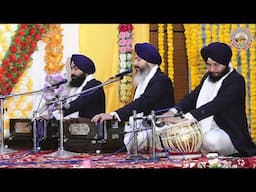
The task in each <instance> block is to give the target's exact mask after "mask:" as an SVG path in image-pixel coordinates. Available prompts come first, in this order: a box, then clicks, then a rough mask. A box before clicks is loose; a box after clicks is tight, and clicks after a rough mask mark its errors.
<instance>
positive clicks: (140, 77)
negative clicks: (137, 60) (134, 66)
mask: <svg viewBox="0 0 256 192" xmlns="http://www.w3.org/2000/svg"><path fill="white" fill-rule="evenodd" d="M149 72H150V68H149V66H148V65H147V64H146V65H145V66H144V67H143V68H140V70H138V71H137V72H136V75H135V76H134V80H133V84H134V85H135V86H138V84H139V83H141V82H143V81H144V80H145V78H146V76H147V75H148V74H149Z"/></svg>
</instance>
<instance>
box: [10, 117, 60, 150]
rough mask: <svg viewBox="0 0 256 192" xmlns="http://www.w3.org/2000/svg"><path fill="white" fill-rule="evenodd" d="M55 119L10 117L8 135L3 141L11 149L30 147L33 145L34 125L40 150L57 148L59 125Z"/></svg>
mask: <svg viewBox="0 0 256 192" xmlns="http://www.w3.org/2000/svg"><path fill="white" fill-rule="evenodd" d="M57 123H58V122H57V121H56V120H44V119H39V120H34V121H32V119H10V128H9V130H10V136H9V137H8V138H6V139H5V143H6V144H7V145H8V146H9V147H10V148H13V149H32V148H33V147H34V136H33V132H34V127H36V132H35V133H36V145H37V147H38V148H40V149H42V150H47V149H57V148H58V137H59V132H58V128H59V125H58V124H57Z"/></svg>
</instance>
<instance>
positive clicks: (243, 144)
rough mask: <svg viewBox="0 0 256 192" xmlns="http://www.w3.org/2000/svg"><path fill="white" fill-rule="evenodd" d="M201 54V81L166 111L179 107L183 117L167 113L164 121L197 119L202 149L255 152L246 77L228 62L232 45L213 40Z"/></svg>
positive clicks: (232, 153) (224, 153) (222, 152)
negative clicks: (249, 124)
mask: <svg viewBox="0 0 256 192" xmlns="http://www.w3.org/2000/svg"><path fill="white" fill-rule="evenodd" d="M201 55H202V57H203V59H204V61H205V62H206V67H207V71H208V72H207V73H206V74H205V75H204V76H203V78H202V80H201V82H200V84H199V85H198V86H197V87H196V88H195V89H194V90H193V91H192V92H191V93H190V94H188V95H187V96H186V97H185V98H184V99H183V100H182V101H181V102H179V103H178V104H176V105H175V106H174V107H173V108H171V109H170V112H168V113H171V114H172V115H174V114H175V113H177V112H181V111H182V112H183V113H185V115H184V117H185V118H179V117H170V118H168V119H165V120H164V121H165V122H167V123H169V122H172V123H175V122H180V121H184V120H186V119H196V120H197V121H199V123H200V125H201V126H202V129H201V130H202V133H203V143H202V146H201V149H202V150H203V151H205V152H217V153H218V154H220V155H236V156H237V155H238V156H254V155H256V146H255V144H254V143H253V142H252V140H251V137H250V135H249V130H248V124H247V117H246V112H245V95H246V93H245V90H246V87H245V80H244V78H243V76H242V75H241V74H239V73H238V72H237V71H236V70H235V69H233V68H232V66H231V57H232V50H231V48H230V47H229V46H228V45H227V44H225V43H220V42H214V43H210V44H209V45H207V46H205V47H203V48H202V49H201ZM168 113H167V114H168ZM173 113H174V114H173Z"/></svg>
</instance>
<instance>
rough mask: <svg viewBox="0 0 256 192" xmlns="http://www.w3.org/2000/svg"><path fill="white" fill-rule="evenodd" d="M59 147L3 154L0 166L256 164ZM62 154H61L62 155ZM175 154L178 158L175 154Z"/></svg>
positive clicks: (235, 159)
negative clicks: (70, 150)
mask: <svg viewBox="0 0 256 192" xmlns="http://www.w3.org/2000/svg"><path fill="white" fill-rule="evenodd" d="M51 154H56V151H41V152H38V153H34V152H32V151H18V152H14V153H7V154H1V155H0V168H71V169H75V168H121V169H123V168H154V169H160V168H253V169H254V168H256V157H250V158H248V157H247V158H244V157H243V158H241V157H211V158H207V157H205V156H201V155H199V156H198V157H197V156H186V155H179V156H178V157H177V156H176V157H175V156H173V155H171V154H168V155H166V156H161V157H160V156H157V158H151V157H150V156H149V155H145V154H143V155H137V156H129V155H127V154H124V153H118V154H87V153H77V154H75V155H74V156H70V157H66V156H65V155H63V153H58V151H57V156H56V155H51ZM58 154H60V155H58ZM174 157H175V158H174Z"/></svg>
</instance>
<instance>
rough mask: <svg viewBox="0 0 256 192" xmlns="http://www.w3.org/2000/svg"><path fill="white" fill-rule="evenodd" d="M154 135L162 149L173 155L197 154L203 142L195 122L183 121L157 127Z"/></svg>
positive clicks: (199, 129)
mask: <svg viewBox="0 0 256 192" xmlns="http://www.w3.org/2000/svg"><path fill="white" fill-rule="evenodd" d="M156 133H157V134H158V135H159V137H160V140H161V142H162V145H163V147H164V149H166V150H168V151H169V152H174V153H177V152H178V153H193V152H197V151H199V149H200V146H201V144H202V141H203V137H202V132H201V127H200V124H199V123H198V121H196V120H185V121H182V122H179V123H176V124H168V125H164V126H163V127H157V129H156Z"/></svg>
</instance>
